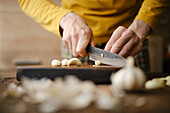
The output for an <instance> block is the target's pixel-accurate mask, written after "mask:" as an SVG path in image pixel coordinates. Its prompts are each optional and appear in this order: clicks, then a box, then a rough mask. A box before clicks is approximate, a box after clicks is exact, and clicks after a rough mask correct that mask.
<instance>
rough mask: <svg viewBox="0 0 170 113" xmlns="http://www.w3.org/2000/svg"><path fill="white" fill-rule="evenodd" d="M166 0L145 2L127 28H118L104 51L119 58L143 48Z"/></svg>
mask: <svg viewBox="0 0 170 113" xmlns="http://www.w3.org/2000/svg"><path fill="white" fill-rule="evenodd" d="M166 2H168V0H145V1H144V2H143V4H142V6H141V8H140V10H139V12H138V15H137V16H136V18H135V20H134V21H133V23H132V24H131V25H130V26H129V28H125V27H118V28H117V29H116V30H115V31H114V32H113V34H112V36H111V38H110V40H109V41H108V43H107V45H106V47H105V50H107V51H110V52H113V53H117V54H119V55H121V56H124V57H127V56H131V55H132V56H133V55H136V54H137V53H138V52H140V51H141V50H142V48H143V41H144V39H145V38H146V37H147V36H148V34H149V33H151V32H152V31H154V30H155V27H156V25H157V24H158V22H159V21H160V19H161V16H162V14H163V12H164V10H165V8H166V7H168V5H169V4H168V3H166Z"/></svg>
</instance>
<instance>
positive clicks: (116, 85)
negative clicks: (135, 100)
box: [111, 57, 146, 90]
mask: <svg viewBox="0 0 170 113" xmlns="http://www.w3.org/2000/svg"><path fill="white" fill-rule="evenodd" d="M134 64H135V63H134V58H133V57H128V58H127V64H126V66H125V67H124V68H122V69H120V70H119V71H118V72H116V73H112V75H111V82H112V88H113V89H116V90H140V89H142V88H143V86H144V83H145V81H146V75H145V73H144V72H143V71H142V70H141V69H139V68H137V67H135V65H134Z"/></svg>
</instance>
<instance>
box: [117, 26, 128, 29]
mask: <svg viewBox="0 0 170 113" xmlns="http://www.w3.org/2000/svg"><path fill="white" fill-rule="evenodd" d="M117 29H126V28H125V27H123V26H119V27H118V28H117Z"/></svg>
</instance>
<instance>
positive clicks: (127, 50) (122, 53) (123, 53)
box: [119, 39, 139, 57]
mask: <svg viewBox="0 0 170 113" xmlns="http://www.w3.org/2000/svg"><path fill="white" fill-rule="evenodd" d="M137 43H139V42H138V41H137V42H135V41H134V40H133V39H131V40H129V41H128V42H127V43H126V44H125V45H124V47H123V48H122V49H121V51H120V52H119V55H120V56H123V57H127V56H128V54H129V53H130V51H131V50H132V48H133V47H134V46H135V45H137Z"/></svg>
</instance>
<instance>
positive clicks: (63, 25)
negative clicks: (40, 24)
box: [60, 12, 73, 29]
mask: <svg viewBox="0 0 170 113" xmlns="http://www.w3.org/2000/svg"><path fill="white" fill-rule="evenodd" d="M72 14H73V12H69V13H68V14H66V15H65V16H63V18H62V19H61V20H60V26H61V28H62V29H64V27H65V23H66V22H67V20H68V18H69V17H70V15H72Z"/></svg>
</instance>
